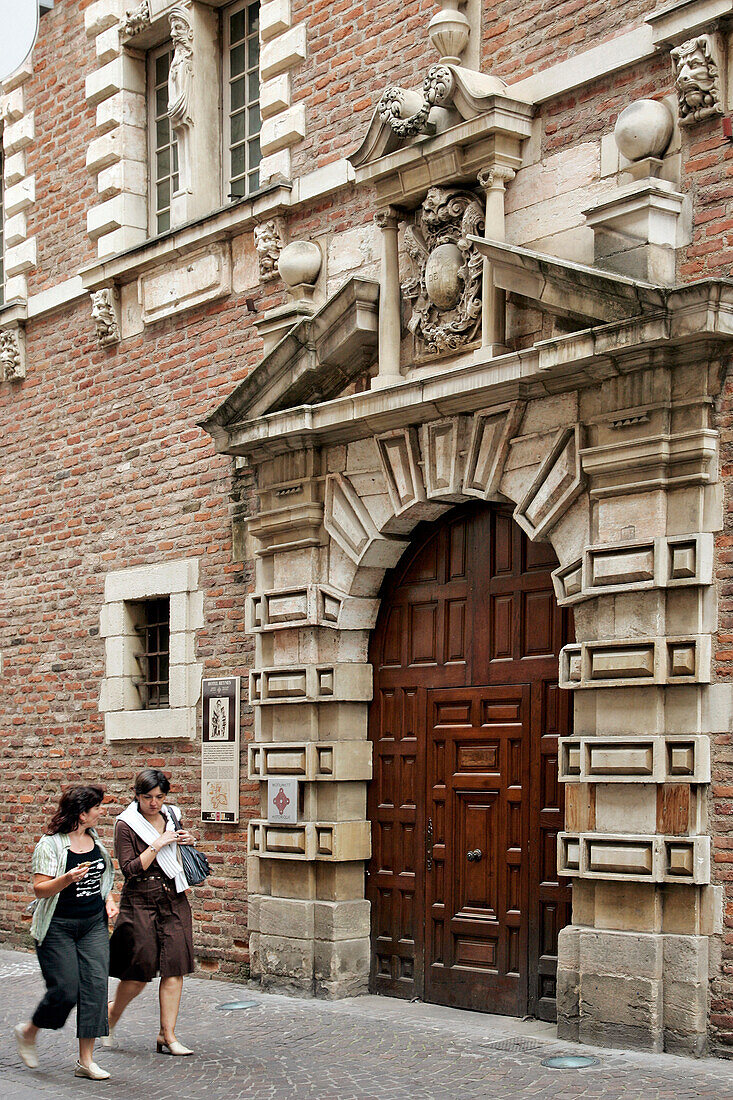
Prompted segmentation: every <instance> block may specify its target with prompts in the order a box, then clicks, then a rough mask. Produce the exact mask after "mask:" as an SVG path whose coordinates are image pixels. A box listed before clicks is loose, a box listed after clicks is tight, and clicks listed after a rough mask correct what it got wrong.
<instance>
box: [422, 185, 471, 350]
mask: <svg viewBox="0 0 733 1100" xmlns="http://www.w3.org/2000/svg"><path fill="white" fill-rule="evenodd" d="M483 232H484V210H483V205H482V204H481V203H480V202H479V200H478V199H477V198H476V196H475V195H474V194H473V193H472V192H471V191H460V190H451V189H447V188H443V187H431V188H430V190H429V191H428V193H427V195H426V196H425V201H424V202H423V204H422V206H421V207H420V209H419V211H418V213H417V215H416V217H415V224H414V225H412V226H408V228H407V231H406V234H405V244H406V247H407V252H408V254H409V256H410V257H411V259H412V260H413V261H414V263H415V265H416V266H417V269H418V273H417V275H416V276H415V277H413V278H411V279H409V280H407V282H405V283H403V286H402V292H403V294H404V295H405V297H406V298H407V299H408V300H410V301H411V302H412V316H411V318H410V320H409V322H408V328H409V329H410V331H411V332H412V333H413V334H414V336H415V338H416V340H417V341H418V343H419V346H420V348H421V350H422V351H423V353H425V354H431V355H435V354H439V353H446V352H451V351H456V350H457V349H458V348H460V347H462V346H463V345H464V344H468V343H470V342H471V341H472V340H473V339H474V337H475V336H476V333H477V331H478V329H479V326H480V325H481V276H482V271H483V260H482V257H481V256H480V255H479V253H478V252H477V251H476V248H475V247H474V245H473V244H472V243H471V242H470V241H469V239H468V238H469V237H470V236H481V235H482V234H483Z"/></svg>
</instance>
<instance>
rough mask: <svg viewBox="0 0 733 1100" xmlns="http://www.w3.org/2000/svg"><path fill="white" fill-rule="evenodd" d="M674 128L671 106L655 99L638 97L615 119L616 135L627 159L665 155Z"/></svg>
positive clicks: (618, 144) (619, 146) (620, 149)
mask: <svg viewBox="0 0 733 1100" xmlns="http://www.w3.org/2000/svg"><path fill="white" fill-rule="evenodd" d="M673 131H674V119H673V118H672V113H671V111H670V110H669V108H668V107H667V106H666V104H664V103H660V102H659V101H658V100H656V99H637V100H636V102H635V103H630V104H629V106H628V107H627V108H626V109H625V110H623V111H622V112H621V114H620V115H619V116H618V119H617V120H616V128H615V129H614V132H613V134H614V137H615V139H616V145H617V146H618V148H619V151H620V152H621V153H623V155H624V156H625V157H626V158H627V160H643V159H644V157H662V156H664V154H665V152H666V150H667V148H668V146H669V143H670V141H671V140H672V133H673Z"/></svg>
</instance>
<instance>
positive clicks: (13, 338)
mask: <svg viewBox="0 0 733 1100" xmlns="http://www.w3.org/2000/svg"><path fill="white" fill-rule="evenodd" d="M23 378H25V329H24V328H23V326H22V325H13V326H12V327H10V328H5V329H2V330H0V380H2V381H5V382H19V381H21V379H23Z"/></svg>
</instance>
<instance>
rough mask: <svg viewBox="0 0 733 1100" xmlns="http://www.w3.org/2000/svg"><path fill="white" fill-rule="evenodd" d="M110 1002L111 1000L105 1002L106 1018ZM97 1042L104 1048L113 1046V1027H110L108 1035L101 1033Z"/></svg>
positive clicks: (107, 1048) (108, 1013)
mask: <svg viewBox="0 0 733 1100" xmlns="http://www.w3.org/2000/svg"><path fill="white" fill-rule="evenodd" d="M111 1004H112V1002H111V1001H109V1002H108V1003H107V1018H108V1019H109V1015H110V1011H109V1010H110V1006H111ZM99 1042H100V1043H101V1045H102V1046H103V1047H104V1048H105V1050H109V1049H110V1048H111V1047H113V1046H114V1045H115V1029H114V1028H113V1027H110V1029H109V1035H103V1036H102V1037H101V1039H100V1040H99Z"/></svg>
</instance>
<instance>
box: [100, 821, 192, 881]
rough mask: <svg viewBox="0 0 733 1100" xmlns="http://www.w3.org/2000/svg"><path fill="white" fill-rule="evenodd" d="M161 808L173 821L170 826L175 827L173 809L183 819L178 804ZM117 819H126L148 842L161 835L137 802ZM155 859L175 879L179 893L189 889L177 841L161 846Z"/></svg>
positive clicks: (169, 876)
mask: <svg viewBox="0 0 733 1100" xmlns="http://www.w3.org/2000/svg"><path fill="white" fill-rule="evenodd" d="M161 810H162V813H163V815H164V817H165V818H166V819H167V821H168V822H171V824H170V825H168V827H169V828H173V827H174V824H173V819H172V817H171V812H170V811H171V810H173V811H175V816H176V818H177V820H178V821H180V820H181V811H180V810H179V809H178V807H177V806H165V805H164V806H163V807H162V808H161ZM117 820H118V821H124V823H125V825H129V826H130V828H131V829H132V831H133V832H134V833H137V835H138V836H139V837H140V839H141V840H144V841H145V843H146V844H152V843H153V841H155V840H157V839H158V837H159V836H160V833H159V832H158V830H157V829H156V828H155V827H154V826H153V825H151V824H150V822H149V821H146V820H145V818H144V817H143V815H142V814H141V813H140V807H139V806H138V804H137V802H131V803H130V805H129V806H128V807H127V809H126V810H123V811H122V813H121V814H120V815H119V817H118V818H117ZM155 861H156V862H157V863H158V865H159V867H160V869H161V871H162V872H163V874H164V875H167V876H168V878H172V879H173V880H174V882H175V884H176V890H177V891H178V893H179V894H182V893H183V891H184V890H188V889H189V885H188V883H187V882H186V876H185V875H184V873H183V868H182V867H181V865H180V863H179V862H178V845H177V844H176V843H175V841H174V842H173V844H166V846H165V848H161V849H160V851H159V852H158V854H157V855H156V857H155Z"/></svg>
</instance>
